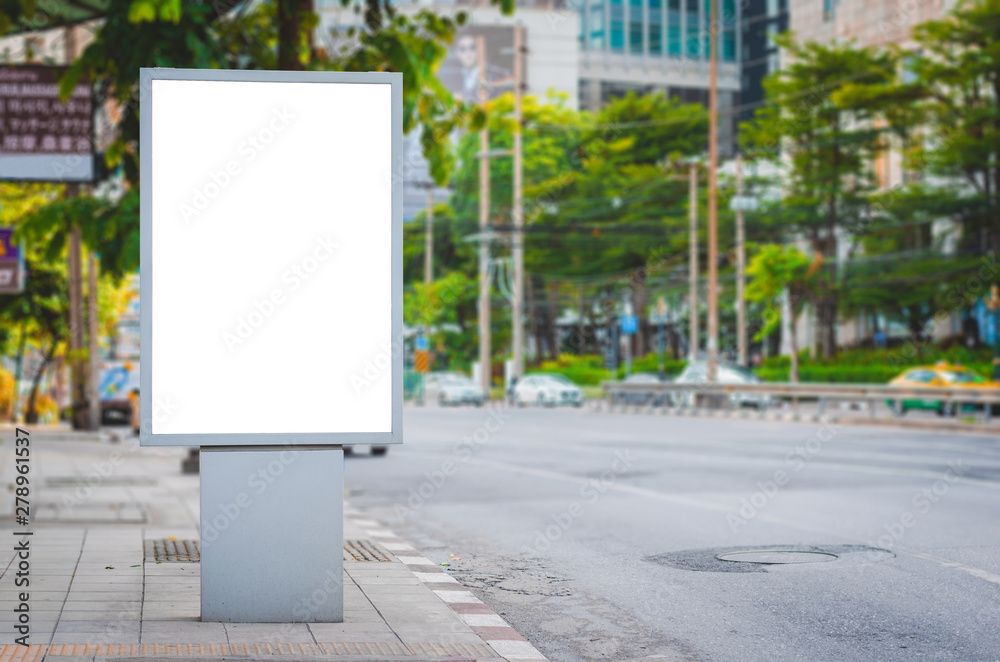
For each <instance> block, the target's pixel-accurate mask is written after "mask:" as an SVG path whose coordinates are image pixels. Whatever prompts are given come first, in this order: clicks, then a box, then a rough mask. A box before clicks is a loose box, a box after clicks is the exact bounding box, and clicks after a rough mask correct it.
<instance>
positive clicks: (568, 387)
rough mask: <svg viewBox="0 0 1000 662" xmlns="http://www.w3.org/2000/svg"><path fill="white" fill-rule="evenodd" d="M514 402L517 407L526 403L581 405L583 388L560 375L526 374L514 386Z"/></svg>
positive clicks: (548, 405)
mask: <svg viewBox="0 0 1000 662" xmlns="http://www.w3.org/2000/svg"><path fill="white" fill-rule="evenodd" d="M514 404H516V405H517V406H518V407H523V406H525V405H528V404H537V405H541V406H543V407H556V406H558V405H572V406H574V407H580V406H582V405H583V390H582V389H581V388H580V387H579V386H577V385H576V384H574V383H573V382H571V381H570V380H568V379H566V378H565V377H563V376H562V375H547V374H535V375H527V376H525V377H524V378H523V379H521V380H520V381H519V382H518V383H517V386H515V387H514Z"/></svg>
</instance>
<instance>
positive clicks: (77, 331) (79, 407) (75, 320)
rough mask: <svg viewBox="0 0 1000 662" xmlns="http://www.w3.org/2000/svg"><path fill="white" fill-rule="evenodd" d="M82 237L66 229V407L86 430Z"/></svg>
mask: <svg viewBox="0 0 1000 662" xmlns="http://www.w3.org/2000/svg"><path fill="white" fill-rule="evenodd" d="M74 29H75V28H74V27H73V26H67V27H66V28H64V29H63V45H64V49H65V55H66V64H67V66H68V65H71V64H72V63H73V59H74V58H76V33H75V32H74ZM79 192H80V185H79V184H67V185H66V193H65V195H66V197H67V198H73V197H76V196H77V195H78V194H79ZM82 244H83V240H82V238H81V236H80V227H79V226H78V225H74V226H73V227H72V228H71V229H70V232H69V247H68V255H67V265H66V266H67V269H68V270H69V355H70V382H71V384H72V387H71V388H70V399H71V402H70V409H71V411H72V420H73V428H74V429H77V430H83V429H88V428H90V426H91V421H88V420H87V419H88V418H89V415H90V412H89V406H88V398H87V395H88V392H89V389H88V388H87V372H88V371H87V370H86V366H84V364H83V363H82V362H81V361H80V355H81V353H82V352H83V347H84V338H83V251H82V249H81V247H82Z"/></svg>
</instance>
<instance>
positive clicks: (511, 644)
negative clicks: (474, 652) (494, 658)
mask: <svg viewBox="0 0 1000 662" xmlns="http://www.w3.org/2000/svg"><path fill="white" fill-rule="evenodd" d="M486 643H488V644H489V645H490V646H491V647H492V648H493V650H495V651H496V652H497V653H498V654H499V655H501V656H503V657H505V658H507V659H508V660H511V659H516V660H544V659H545V656H544V655H542V654H541V653H539V652H538V651H537V650H536V649H535V647H534V646H532V645H531V644H529V643H528V642H527V641H507V640H494V641H487V642H486Z"/></svg>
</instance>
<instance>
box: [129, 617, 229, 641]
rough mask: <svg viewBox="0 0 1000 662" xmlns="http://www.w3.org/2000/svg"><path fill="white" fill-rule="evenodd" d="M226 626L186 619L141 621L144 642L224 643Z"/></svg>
mask: <svg viewBox="0 0 1000 662" xmlns="http://www.w3.org/2000/svg"><path fill="white" fill-rule="evenodd" d="M227 642H228V639H227V638H226V628H225V626H224V625H223V624H222V623H195V622H188V621H143V624H142V643H144V644H176V643H188V644H225V643H227Z"/></svg>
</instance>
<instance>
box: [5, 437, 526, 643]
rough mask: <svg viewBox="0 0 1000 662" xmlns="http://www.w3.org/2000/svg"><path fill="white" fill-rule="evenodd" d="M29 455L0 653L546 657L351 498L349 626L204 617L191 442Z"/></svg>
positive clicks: (73, 445)
mask: <svg viewBox="0 0 1000 662" xmlns="http://www.w3.org/2000/svg"><path fill="white" fill-rule="evenodd" d="M3 441H4V442H8V441H9V440H8V439H6V438H5V439H4V440H3ZM32 452H33V458H32V471H31V477H32V478H31V484H32V486H33V492H32V496H31V500H32V514H33V515H34V516H35V521H34V522H33V523H32V524H31V525H30V526H29V527H27V528H28V529H30V530H31V531H33V535H31V536H30V588H28V589H23V588H21V589H19V588H16V587H15V586H14V579H15V575H16V572H17V570H18V561H17V559H16V554H15V553H14V551H13V548H14V545H15V544H16V543H17V542H18V541H19V540H21V539H22V538H21V537H19V536H17V535H16V532H18V531H23V530H24V529H25V527H23V526H17V527H15V526H14V522H13V521H11V520H10V519H5V520H3V524H2V526H0V533H2V534H3V535H4V536H5V537H6V540H8V541H9V542H8V544H6V545H4V548H5V549H3V550H2V552H0V558H2V562H3V566H2V569H3V573H2V575H0V614H2V616H0V637H2V639H0V644H2V646H0V662H8V661H11V662H14V661H20V660H24V661H25V662H33V661H34V660H41V659H43V658H46V657H52V658H59V660H60V661H61V662H62V661H64V662H71V660H70V659H69V657H74V658H78V659H82V658H86V659H96V658H108V657H114V658H119V659H122V658H136V657H142V658H146V659H152V658H156V657H161V658H167V657H169V658H172V659H176V658H177V657H178V656H181V657H196V658H197V657H212V658H216V659H218V658H221V657H230V656H239V657H244V659H245V658H246V656H249V657H251V658H260V657H269V658H270V657H274V656H276V657H278V658H281V659H288V660H291V659H295V658H304V659H310V660H317V659H321V658H334V659H348V660H350V659H358V660H393V659H406V660H445V659H447V660H487V659H507V660H511V661H515V660H517V661H519V660H543V659H545V658H544V657H543V656H542V655H541V654H540V653H539V652H538V651H537V650H535V649H534V647H532V646H531V644H529V643H528V642H527V641H525V640H524V639H523V638H522V637H521V636H520V635H518V634H517V632H515V631H514V630H513V628H511V627H510V626H509V625H507V623H506V622H505V621H504V620H503V619H502V618H501V617H500V616H499V615H497V614H496V613H494V612H493V611H492V610H491V609H490V608H489V607H487V606H486V605H485V604H483V603H482V602H481V601H480V600H479V599H478V598H476V597H475V596H474V595H473V594H472V593H471V592H469V591H468V590H467V589H465V588H464V587H463V586H462V585H461V584H459V583H458V582H456V581H455V580H454V579H453V578H452V577H451V576H449V575H448V574H447V573H446V572H445V571H444V570H443V569H442V568H441V567H439V566H437V565H434V564H433V563H432V562H431V561H429V560H428V559H427V558H426V557H424V556H423V555H421V554H420V553H419V552H418V551H417V550H415V549H413V548H412V547H411V546H410V545H409V544H407V543H406V542H405V541H403V540H401V539H399V538H398V537H396V536H395V535H394V534H393V533H392V532H391V531H389V530H388V529H385V528H384V527H382V526H381V525H379V524H378V523H377V522H374V521H372V520H369V519H366V518H365V517H364V516H363V515H362V514H361V513H358V512H356V511H355V510H353V509H352V508H351V507H350V506H349V505H348V506H347V507H346V508H345V527H344V528H345V531H344V540H345V550H344V551H343V552H339V550H338V552H337V553H343V555H344V609H345V617H344V622H343V623H336V624H334V623H308V624H307V623H285V624H261V623H253V624H250V623H209V622H201V621H200V616H199V611H200V572H199V571H200V567H199V563H198V556H197V554H198V548H197V540H198V477H197V476H182V475H180V469H179V467H180V461H181V458H182V457H183V456H184V455H185V454H186V451H185V450H184V449H177V448H166V449H140V448H138V447H137V446H136V445H135V444H134V442H131V441H126V443H118V444H115V443H109V442H107V441H93V440H91V441H59V442H56V443H51V444H44V445H42V444H39V445H38V446H36V447H35V448H33V451H32ZM0 454H2V457H0V479H2V480H3V481H4V483H5V484H6V485H12V484H13V478H14V474H13V455H14V454H13V448H12V444H11V443H4V444H3V446H2V447H0ZM11 501H12V500H11ZM10 512H12V509H10V508H6V509H5V510H4V514H5V515H7V517H8V518H9V514H8V513H10ZM248 581H252V578H248ZM317 588H319V587H317ZM22 591H26V592H28V594H29V606H30V621H29V625H30V636H29V639H28V643H29V644H30V646H28V647H24V646H19V645H15V638H16V637H18V636H21V635H20V633H18V632H17V631H16V629H15V627H16V625H17V617H18V615H17V613H16V612H15V611H14V609H15V608H16V607H17V606H18V605H19V604H20V602H21V601H20V600H19V593H20V592H22ZM312 599H315V600H321V599H325V593H324V592H323V591H322V590H318V591H317V592H316V593H315V594H314V595H313V596H312Z"/></svg>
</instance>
